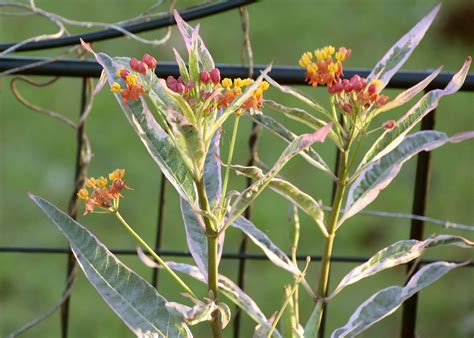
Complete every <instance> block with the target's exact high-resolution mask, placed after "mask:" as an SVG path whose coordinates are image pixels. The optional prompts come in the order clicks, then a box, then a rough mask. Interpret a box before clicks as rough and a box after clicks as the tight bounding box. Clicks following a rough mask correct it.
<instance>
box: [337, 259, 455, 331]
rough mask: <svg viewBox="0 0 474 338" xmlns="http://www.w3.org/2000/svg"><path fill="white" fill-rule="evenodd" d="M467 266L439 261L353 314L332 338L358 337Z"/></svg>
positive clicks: (371, 300) (381, 292)
mask: <svg viewBox="0 0 474 338" xmlns="http://www.w3.org/2000/svg"><path fill="white" fill-rule="evenodd" d="M462 265H463V264H454V263H448V262H436V263H432V264H428V265H426V266H424V267H422V268H421V269H420V270H419V271H418V272H417V273H416V274H415V275H414V276H413V277H412V278H411V279H410V281H409V282H408V284H407V285H406V286H404V287H400V286H391V287H388V288H386V289H383V290H380V291H379V292H377V293H375V294H374V295H372V296H371V297H370V298H369V299H367V300H366V301H365V302H364V303H362V304H361V305H360V306H359V307H358V308H357V310H356V311H355V312H354V313H353V314H352V316H351V318H350V319H349V321H348V322H347V323H346V324H345V325H344V326H343V327H340V328H338V329H337V330H335V331H334V332H333V333H332V335H331V338H339V337H355V336H356V335H358V334H360V333H362V332H364V331H365V330H367V329H368V328H369V327H371V326H372V325H374V324H375V323H377V322H378V321H380V320H382V319H383V318H385V317H387V316H389V315H391V314H392V313H394V312H395V311H396V310H397V309H398V308H399V307H400V305H402V303H403V302H404V301H405V300H407V299H408V298H410V297H411V296H413V295H414V294H415V293H417V292H418V291H420V290H422V289H424V288H426V287H427V286H429V285H431V284H432V283H434V282H435V281H437V280H438V279H440V278H441V277H442V276H444V275H445V274H446V273H448V272H449V271H451V270H452V269H454V268H457V267H459V266H462Z"/></svg>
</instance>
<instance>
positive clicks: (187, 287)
mask: <svg viewBox="0 0 474 338" xmlns="http://www.w3.org/2000/svg"><path fill="white" fill-rule="evenodd" d="M113 214H114V215H115V216H116V217H117V218H118V220H119V221H120V223H122V225H123V226H124V227H125V229H127V231H128V232H129V233H130V234H131V235H132V236H133V237H134V238H135V239H136V240H137V242H138V243H140V244H141V245H142V246H143V247H144V248H145V249H146V250H147V251H148V252H149V253H150V255H151V256H152V257H153V258H154V259H156V261H157V262H158V263H160V265H161V266H162V267H163V269H165V270H166V271H167V272H168V273H169V274H170V275H171V276H172V277H173V278H174V279H175V280H176V281H177V282H178V284H179V285H181V287H182V288H183V289H184V290H186V292H187V293H189V294H190V295H191V296H193V297H194V298H197V297H196V295H195V294H194V292H193V291H192V290H191V289H190V288H189V286H187V285H186V283H184V282H183V280H182V279H181V278H179V276H178V275H177V274H176V273H175V272H174V271H173V270H171V269H170V268H169V266H168V265H167V264H166V263H165V262H164V261H163V260H162V259H161V257H160V256H158V255H157V254H156V252H155V251H153V249H152V248H151V247H150V246H149V245H148V244H147V243H146V242H145V241H144V240H143V239H142V238H141V237H140V236H139V235H138V234H137V233H136V232H135V231H134V230H133V229H132V228H131V227H130V225H128V223H127V222H126V221H125V220H124V219H123V217H122V215H120V213H119V212H118V210H114V211H113Z"/></svg>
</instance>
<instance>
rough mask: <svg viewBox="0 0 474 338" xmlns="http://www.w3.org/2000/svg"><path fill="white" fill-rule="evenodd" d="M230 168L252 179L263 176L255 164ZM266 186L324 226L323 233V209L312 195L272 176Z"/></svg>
mask: <svg viewBox="0 0 474 338" xmlns="http://www.w3.org/2000/svg"><path fill="white" fill-rule="evenodd" d="M230 168H232V169H233V170H234V171H235V172H236V173H237V175H244V176H246V177H250V178H251V179H252V180H254V181H256V180H259V179H261V178H263V177H264V176H265V175H264V173H263V172H262V170H261V169H260V168H257V167H255V166H251V167H246V166H241V165H231V166H230ZM268 187H269V188H271V189H272V190H273V191H275V192H276V193H278V194H279V195H281V196H282V197H284V198H286V199H287V200H288V201H290V202H293V203H294V204H295V205H297V206H298V207H299V208H300V209H301V210H303V211H304V212H305V213H306V214H307V215H308V216H310V217H311V218H312V219H313V220H314V221H315V222H316V223H317V224H318V225H319V226H320V227H323V228H324V230H323V233H324V232H326V228H325V226H324V211H323V209H322V207H321V205H320V204H319V203H318V202H317V201H316V200H315V199H314V198H313V197H311V196H310V195H308V194H307V193H305V192H303V191H301V190H300V189H298V188H297V187H296V186H294V185H293V184H292V183H290V182H288V181H286V180H283V179H281V178H277V177H274V178H273V179H272V180H271V181H270V183H269V184H268Z"/></svg>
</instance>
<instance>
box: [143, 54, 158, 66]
mask: <svg viewBox="0 0 474 338" xmlns="http://www.w3.org/2000/svg"><path fill="white" fill-rule="evenodd" d="M142 61H143V63H145V64H146V65H147V66H148V67H149V68H150V69H152V70H153V69H155V68H156V59H155V58H154V57H153V56H151V55H150V54H145V55H143V57H142Z"/></svg>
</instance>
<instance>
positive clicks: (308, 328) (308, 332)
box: [304, 299, 323, 338]
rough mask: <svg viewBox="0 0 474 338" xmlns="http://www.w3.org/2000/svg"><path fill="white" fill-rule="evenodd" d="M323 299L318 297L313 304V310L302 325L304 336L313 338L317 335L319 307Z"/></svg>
mask: <svg viewBox="0 0 474 338" xmlns="http://www.w3.org/2000/svg"><path fill="white" fill-rule="evenodd" d="M322 305H323V301H322V300H321V299H319V300H318V301H317V302H316V305H315V306H314V309H313V312H311V316H310V317H309V319H308V322H307V323H306V325H305V327H304V338H315V337H317V335H318V331H319V325H320V324H321V309H322Z"/></svg>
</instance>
